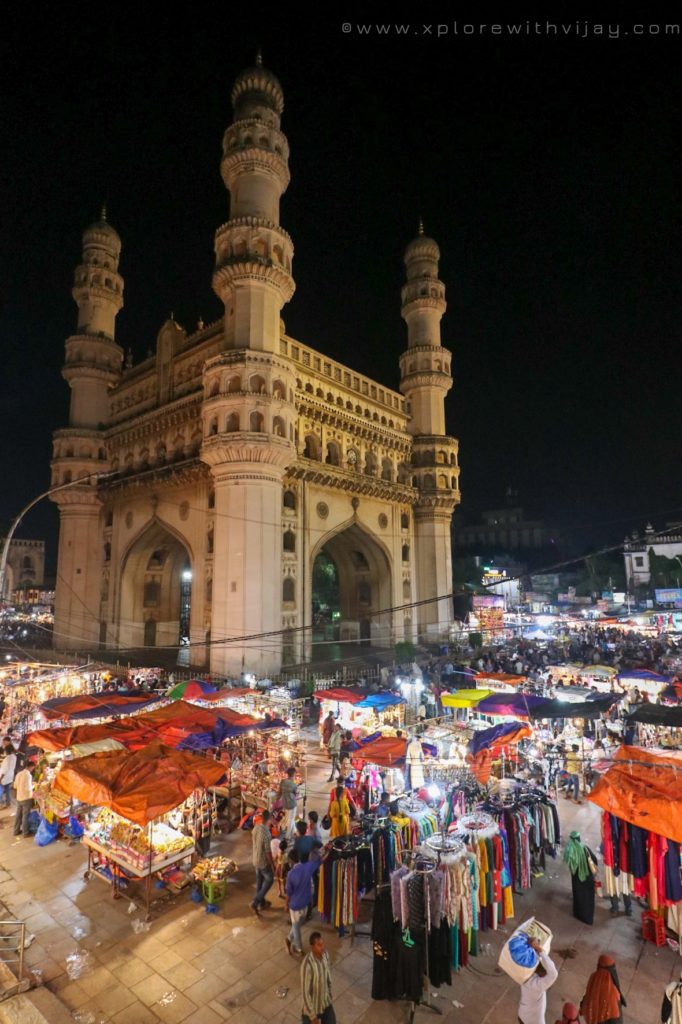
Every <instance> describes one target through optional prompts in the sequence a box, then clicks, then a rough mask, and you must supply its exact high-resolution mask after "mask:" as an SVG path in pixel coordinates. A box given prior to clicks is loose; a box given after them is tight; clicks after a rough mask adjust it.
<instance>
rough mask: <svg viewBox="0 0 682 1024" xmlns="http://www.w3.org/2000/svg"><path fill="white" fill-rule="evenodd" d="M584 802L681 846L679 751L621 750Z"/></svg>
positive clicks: (681, 772)
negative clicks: (588, 802) (672, 840)
mask: <svg viewBox="0 0 682 1024" xmlns="http://www.w3.org/2000/svg"><path fill="white" fill-rule="evenodd" d="M632 762H634V763H632ZM587 799H588V800H591V801H592V803H595V804H597V806H598V807H601V808H602V810H604V811H608V812H609V813H610V814H614V815H615V816H616V817H618V818H622V819H623V820H624V821H627V822H629V823H630V824H631V825H638V826H639V827H640V828H645V829H648V830H649V831H650V832H656V833H657V834H658V835H660V836H664V837H665V838H666V839H674V840H675V842H677V843H682V752H676V751H670V752H668V751H663V750H647V749H643V748H641V747H621V748H620V749H619V750H618V751H617V753H616V759H615V763H614V764H613V765H612V766H611V767H610V768H609V770H608V771H607V772H606V774H605V775H604V776H602V778H601V779H600V780H599V782H598V783H597V784H596V786H595V787H594V789H593V790H592V792H591V793H590V794H589V796H588V797H587Z"/></svg>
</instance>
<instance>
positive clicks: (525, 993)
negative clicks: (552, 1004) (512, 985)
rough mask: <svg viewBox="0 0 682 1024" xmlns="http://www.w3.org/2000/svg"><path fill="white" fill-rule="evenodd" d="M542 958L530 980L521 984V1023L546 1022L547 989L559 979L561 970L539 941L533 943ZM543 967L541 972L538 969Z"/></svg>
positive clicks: (538, 1023) (535, 1023) (539, 1023)
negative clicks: (544, 951)
mask: <svg viewBox="0 0 682 1024" xmlns="http://www.w3.org/2000/svg"><path fill="white" fill-rule="evenodd" d="M531 945H532V946H533V949H534V950H535V952H536V953H537V954H538V957H539V958H540V963H539V964H538V967H536V968H535V972H534V973H533V974H531V976H530V978H529V979H528V981H524V983H523V985H521V1002H520V1003H519V1021H520V1022H521V1024H546V1022H545V1013H546V1011H547V989H548V988H551V987H552V985H553V984H554V982H555V981H556V980H557V977H558V975H559V972H558V971H557V969H556V967H555V966H554V961H553V960H552V958H551V957H550V956H549V954H548V953H543V952H542V947H541V946H540V944H539V943H538V942H533V943H531ZM540 967H541V968H542V970H541V971H540V973H538V969H539V968H540Z"/></svg>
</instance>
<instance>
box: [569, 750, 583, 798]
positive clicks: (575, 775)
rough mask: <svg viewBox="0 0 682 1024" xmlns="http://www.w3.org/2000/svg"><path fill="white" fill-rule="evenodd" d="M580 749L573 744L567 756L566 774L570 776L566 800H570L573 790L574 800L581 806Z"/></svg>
mask: <svg viewBox="0 0 682 1024" xmlns="http://www.w3.org/2000/svg"><path fill="white" fill-rule="evenodd" d="M579 753H580V747H579V746H578V744H577V743H572V744H571V749H570V751H569V752H568V754H566V773H567V775H568V780H567V787H566V799H567V800H570V798H571V790H573V799H574V801H575V803H577V804H581V803H582V800H581V799H580V757H579V756H578V755H579Z"/></svg>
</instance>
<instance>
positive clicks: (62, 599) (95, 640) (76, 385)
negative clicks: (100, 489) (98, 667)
mask: <svg viewBox="0 0 682 1024" xmlns="http://www.w3.org/2000/svg"><path fill="white" fill-rule="evenodd" d="M120 255H121V239H120V238H119V236H118V234H117V232H116V231H115V230H114V229H113V228H112V226H111V225H110V224H109V223H108V222H107V219H106V210H105V209H103V210H102V214H101V217H100V219H99V220H98V221H96V222H95V223H94V224H91V225H90V227H88V228H86V230H85V232H84V233H83V254H82V258H81V263H80V265H79V266H78V267H77V268H76V273H75V277H74V286H73V290H72V295H73V298H74V301H75V303H76V305H77V306H78V323H77V328H76V333H75V334H74V335H72V336H71V337H70V338H68V339H67V341H66V359H65V363H64V367H63V369H62V376H63V377H64V379H65V380H66V381H68V384H69V387H70V388H71V405H70V409H69V426H68V427H67V428H66V429H63V430H56V431H55V432H54V434H53V459H52V486H57V485H58V484H64V483H68V482H70V481H74V480H79V479H81V478H82V479H83V481H84V482H83V484H82V485H79V486H74V487H67V488H66V489H65V490H62V491H58V492H57V493H56V494H53V495H51V498H52V501H54V502H55V503H56V504H57V505H58V506H59V554H58V564H57V585H56V593H55V618H54V645H55V647H56V648H58V649H74V648H79V649H81V650H88V649H90V650H93V649H96V648H97V646H98V644H99V637H100V615H99V613H100V588H101V581H102V553H103V543H102V536H101V529H100V508H101V504H100V501H99V498H98V496H97V486H96V482H95V479H94V477H95V476H96V474H98V473H103V472H106V471H107V470H108V469H109V462H108V460H107V452H106V443H105V440H104V436H103V431H104V429H105V428H106V425H107V421H108V419H109V389H110V388H111V387H113V385H114V384H116V383H117V382H118V380H119V379H120V376H121V366H122V362H123V349H122V348H121V347H120V345H117V344H116V341H115V340H114V338H115V330H116V315H117V313H118V312H119V310H120V309H121V307H122V306H123V278H122V277H121V276H120V274H119V273H118V263H119V258H120Z"/></svg>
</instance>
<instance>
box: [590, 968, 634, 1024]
mask: <svg viewBox="0 0 682 1024" xmlns="http://www.w3.org/2000/svg"><path fill="white" fill-rule="evenodd" d="M624 1006H627V1003H626V1002H625V999H624V998H623V993H622V991H621V987H620V982H619V981H618V972H617V971H616V964H615V961H614V959H613V957H612V956H609V955H608V953H602V955H601V956H600V957H599V960H598V961H597V970H596V971H595V972H594V973H593V974H591V975H590V977H589V980H588V982H587V988H586V990H585V995H584V996H583V999H582V1002H581V1004H580V1012H581V1013H582V1015H583V1017H584V1018H585V1024H622V1020H623V1014H622V1008H623V1007H624Z"/></svg>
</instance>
